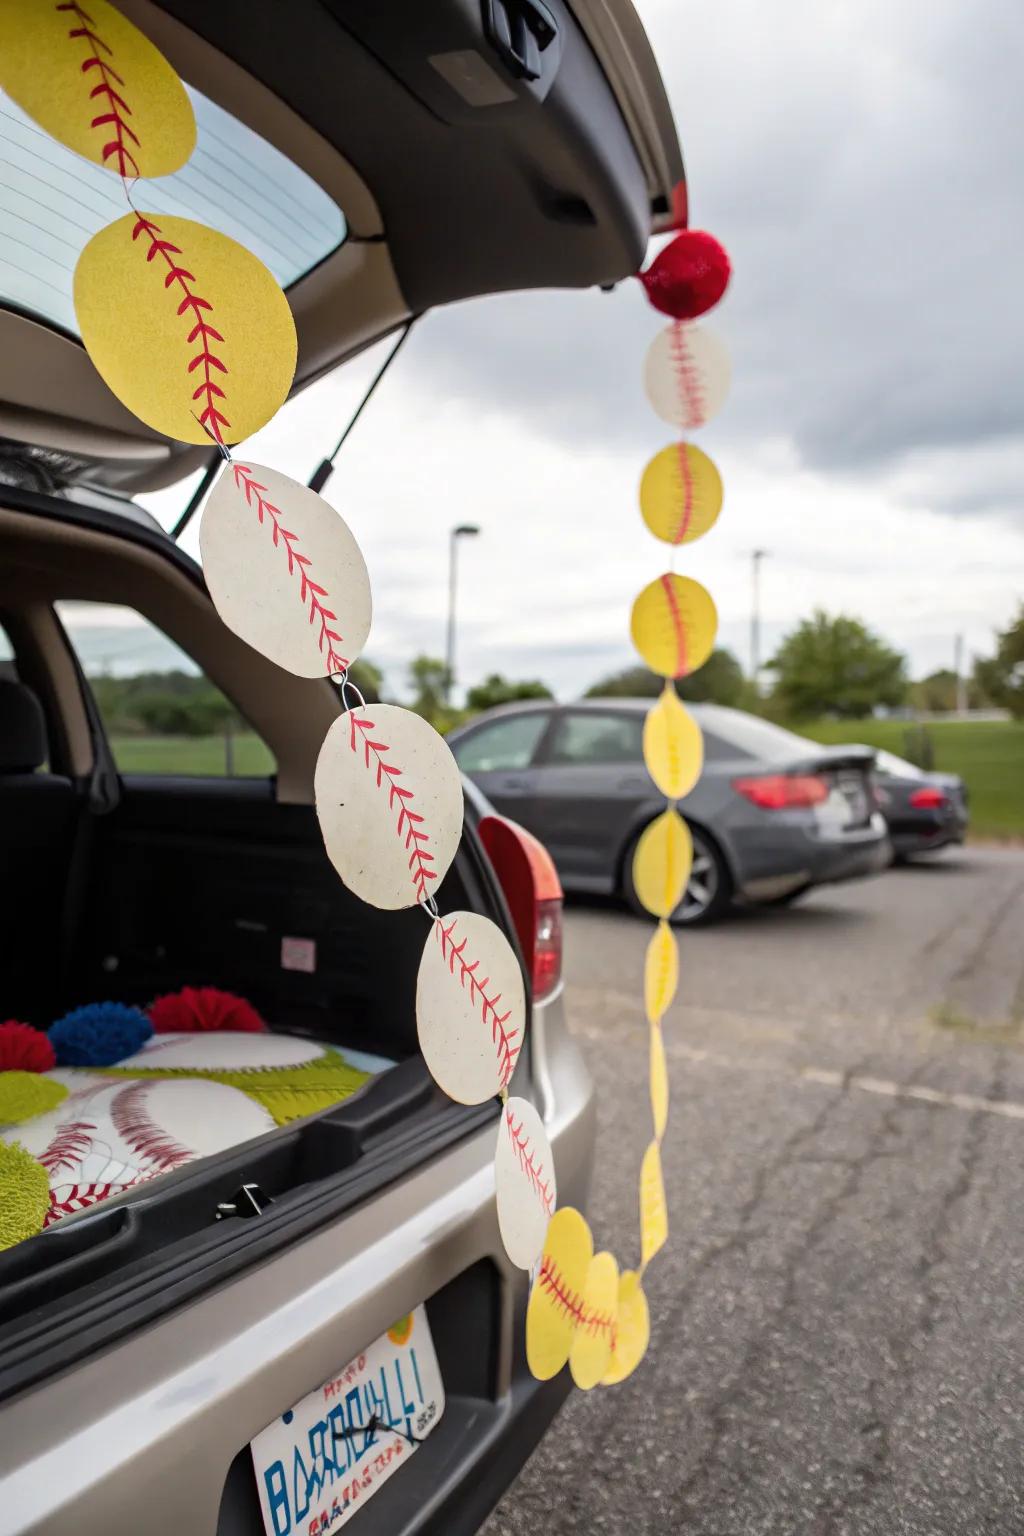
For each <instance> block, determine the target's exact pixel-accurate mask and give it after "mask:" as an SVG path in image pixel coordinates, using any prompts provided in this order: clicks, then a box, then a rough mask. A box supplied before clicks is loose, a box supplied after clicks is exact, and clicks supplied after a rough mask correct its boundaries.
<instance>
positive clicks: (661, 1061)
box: [651, 1024, 668, 1141]
mask: <svg viewBox="0 0 1024 1536" xmlns="http://www.w3.org/2000/svg"><path fill="white" fill-rule="evenodd" d="M651 1117H652V1119H653V1121H654V1134H655V1136H656V1137H657V1138H658V1140H659V1141H660V1140H661V1139H662V1137H663V1136H664V1134H665V1127H666V1125H667V1124H668V1065H667V1063H666V1061H665V1042H664V1040H663V1039H662V1035H661V1025H660V1024H652V1025H651Z"/></svg>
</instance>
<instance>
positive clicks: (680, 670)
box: [661, 575, 686, 677]
mask: <svg viewBox="0 0 1024 1536" xmlns="http://www.w3.org/2000/svg"><path fill="white" fill-rule="evenodd" d="M661 585H662V588H663V589H664V593H665V601H666V602H667V603H668V611H669V613H670V614H671V616H672V627H673V629H674V630H675V633H676V671H675V673H674V674H673V675H674V676H675V677H684V676H685V675H686V626H685V624H684V623H683V616H682V614H681V613H680V612H679V602H678V600H677V598H676V589H675V587H674V585H673V583H672V577H671V576H669V575H666V576H662V577H661Z"/></svg>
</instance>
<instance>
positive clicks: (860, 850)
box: [733, 815, 892, 901]
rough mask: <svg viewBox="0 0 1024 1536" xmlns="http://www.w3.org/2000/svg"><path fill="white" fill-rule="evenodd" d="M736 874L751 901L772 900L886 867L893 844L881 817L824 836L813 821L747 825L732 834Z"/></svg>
mask: <svg viewBox="0 0 1024 1536" xmlns="http://www.w3.org/2000/svg"><path fill="white" fill-rule="evenodd" d="M733 851H734V859H735V867H734V879H735V882H736V890H737V893H738V894H739V895H740V896H741V897H743V898H744V899H745V900H747V901H768V900H770V899H771V898H773V897H777V896H782V895H785V894H786V893H787V892H789V891H792V890H798V889H800V888H802V887H804V886H808V885H832V884H835V883H837V882H839V881H841V880H856V879H860V878H862V877H863V876H866V875H874V874H877V873H878V872H879V871H880V870H883V869H885V867H886V865H887V864H888V862H889V859H890V857H891V852H892V850H891V846H890V843H889V838H888V835H887V832H886V827H885V822H884V821H883V819H882V817H881V816H877V815H876V816H873V817H872V819H871V824H870V825H869V826H867V827H864V828H863V829H861V830H858V831H855V832H846V833H842V834H834V835H831V836H830V835H823V834H822V833H821V832H820V831H819V830H818V829H817V828H816V827H814V826H812V825H810V824H809V823H807V824H803V825H796V824H794V822H793V821H788V822H787V823H786V824H785V825H782V824H781V823H780V825H778V826H777V827H761V826H758V827H749V828H748V827H744V829H743V836H742V838H740V837H739V836H736V837H735V839H734V847H733Z"/></svg>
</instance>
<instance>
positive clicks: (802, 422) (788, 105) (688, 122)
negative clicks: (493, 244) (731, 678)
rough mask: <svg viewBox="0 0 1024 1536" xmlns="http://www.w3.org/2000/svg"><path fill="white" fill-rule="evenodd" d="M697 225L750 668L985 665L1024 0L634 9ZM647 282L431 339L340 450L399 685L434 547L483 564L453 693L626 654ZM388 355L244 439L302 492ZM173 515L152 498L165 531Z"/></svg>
mask: <svg viewBox="0 0 1024 1536" xmlns="http://www.w3.org/2000/svg"><path fill="white" fill-rule="evenodd" d="M639 9H640V12H641V15H642V17H643V19H644V21H645V23H646V25H647V28H648V31H649V33H650V36H651V40H652V43H653V45H654V48H655V51H656V54H657V56H658V59H659V62H660V64H661V67H662V71H663V73H664V75H665V78H666V81H667V83H668V88H669V94H670V97H671V100H672V103H673V107H674V110H675V114H676V120H677V123H678V126H679V130H680V136H681V139H682V143H683V149H684V154H685V157H686V161H687V168H688V175H689V182H690V191H691V213H692V219H693V222H694V224H695V225H696V226H698V227H705V228H708V229H710V230H712V231H713V232H714V233H715V234H717V235H718V236H719V238H720V239H722V241H723V242H724V243H725V244H726V245H727V247H728V248H729V250H730V252H731V255H732V258H733V262H734V268H735V276H734V280H733V285H732V287H731V289H730V292H729V294H728V295H727V298H726V300H725V301H724V302H723V304H722V305H721V306H720V308H719V309H718V310H717V311H716V312H715V313H714V315H713V316H712V317H711V318H710V321H709V324H710V325H711V326H712V327H713V328H714V329H716V330H718V331H719V332H720V334H721V335H722V336H723V337H724V338H725V339H726V340H727V341H728V344H729V346H730V349H731V351H732V354H733V362H734V387H733V393H732V396H731V399H730V401H729V403H728V405H727V406H726V408H725V410H724V411H723V413H722V415H721V416H720V417H719V418H718V419H717V420H716V421H715V422H714V423H713V424H712V425H711V426H710V427H709V428H707V429H706V430H705V431H704V432H702V433H700V434H697V435H695V441H699V443H700V445H701V446H702V447H703V448H704V449H705V451H707V452H709V453H711V455H712V456H713V457H714V458H715V460H716V461H717V463H718V465H719V468H720V469H721V471H722V475H723V478H724V481H725V487H726V503H725V510H724V513H723V516H722V518H721V520H720V522H719V525H718V527H717V528H716V529H715V530H714V531H713V532H712V534H710V535H709V536H708V537H707V538H706V539H705V540H704V541H702V542H701V543H700V544H697V545H694V546H691V547H690V549H689V550H688V551H687V553H686V559H685V561H684V562H683V563H682V564H681V567H680V568H681V569H685V570H686V571H688V572H691V573H692V574H694V575H696V576H697V577H698V578H699V579H700V580H702V581H704V582H705V584H706V585H707V586H708V587H709V589H710V590H711V591H712V593H713V595H714V597H715V600H716V602H717V604H718V607H719V612H720V616H721V629H720V639H721V641H722V643H724V644H726V645H728V646H729V647H731V648H732V649H733V650H735V652H736V653H737V655H738V656H739V657H740V658H741V660H743V662H744V664H746V663H747V661H748V658H749V639H748V633H749V615H750V558H749V555H750V551H751V549H752V548H753V547H754V546H755V545H758V546H762V547H764V548H766V549H767V550H768V551H770V555H769V557H768V558H767V559H766V561H765V565H764V573H763V584H762V586H763V599H762V612H763V633H764V639H763V652H764V654H766V655H767V654H770V652H771V649H772V647H773V646H774V644H775V643H776V642H777V641H778V640H779V639H780V638H781V636H782V635H784V634H785V633H786V631H787V630H788V629H789V628H790V627H791V626H792V625H793V624H794V623H796V622H797V621H798V620H799V619H800V618H801V617H803V616H804V615H806V614H807V613H809V612H810V611H811V609H812V608H813V607H815V606H822V607H825V608H826V609H829V610H831V611H839V610H842V611H845V612H848V613H853V614H856V615H859V616H861V617H863V618H864V619H865V620H866V621H867V622H868V623H870V624H871V625H872V626H873V627H874V628H876V629H877V630H879V631H880V632H881V633H882V634H883V635H885V636H886V638H887V639H889V640H890V641H891V642H892V643H894V644H896V645H897V646H899V647H900V648H901V649H903V650H905V651H906V652H907V653H908V654H909V656H910V660H911V665H912V669H913V671H914V673H915V674H918V675H920V674H922V673H924V672H926V671H929V670H931V669H933V668H935V667H938V666H943V665H949V664H951V661H952V657H953V648H954V639H955V636H956V635H957V634H961V635H963V637H964V642H965V645H966V647H967V649H968V651H969V652H971V651H974V652H985V651H987V650H989V649H990V648H991V636H992V630H993V627H994V626H996V625H999V624H1003V623H1005V622H1006V621H1007V620H1008V619H1009V617H1010V616H1011V614H1012V612H1013V610H1014V608H1015V605H1016V602H1017V601H1018V600H1019V599H1020V598H1021V597H1022V596H1024V513H1022V506H1024V427H1022V420H1021V405H1020V401H1021V372H1022V365H1021V356H1022V352H1024V347H1022V342H1024V297H1022V291H1021V284H1020V267H1021V262H1020V250H1021V246H1022V236H1024V207H1022V202H1021V198H1020V195H1019V177H1020V170H1019V151H1020V145H1021V141H1022V123H1024V109H1022V107H1021V104H1020V79H1021V74H1020V71H1021V63H1022V59H1024V6H1022V5H1021V4H1020V3H1019V0H972V3H971V4H970V5H965V4H964V3H963V0H899V3H898V4H893V3H892V0H888V3H883V0H828V4H827V5H822V4H821V3H820V0H715V3H714V4H710V3H703V4H697V3H690V0H687V3H685V4H683V3H680V0H640V5H639ZM659 323H660V322H659V319H658V317H657V316H656V315H655V314H654V313H653V312H652V311H651V310H649V309H648V307H647V305H646V303H645V301H644V300H643V298H642V295H641V293H640V290H639V286H638V285H637V284H635V283H626V284H624V285H622V286H621V287H620V288H619V289H618V290H617V291H616V292H615V293H613V294H611V295H606V294H600V293H583V294H570V295H566V294H530V295H519V296H512V297H508V296H503V297H501V298H496V299H489V300H481V301H477V302H475V303H473V304H469V305H465V306H463V307H461V308H459V309H457V310H449V311H445V312H441V313H436V314H433V315H431V316H429V317H427V319H426V320H424V321H423V323H422V324H421V326H420V327H419V328H418V330H417V331H414V333H413V335H412V337H411V338H410V341H409V343H408V345H407V347H406V348H405V350H404V352H403V354H402V356H401V358H400V359H399V361H398V362H397V363H396V365H395V368H394V370H393V372H392V373H391V374H390V375H389V378H388V381H387V382H386V384H385V386H384V387H383V388H382V390H381V392H380V393H379V394H378V395H377V396H376V397H375V399H374V401H373V403H372V405H371V406H370V407H369V409H368V411H367V414H366V416H365V417H364V418H363V420H362V421H361V422H360V424H359V426H358V427H357V429H356V431H355V433H354V434H353V436H352V438H351V439H350V441H349V443H348V445H347V446H346V448H345V450H344V452H343V454H342V457H341V461H340V465H339V469H338V472H337V473H336V475H335V477H334V479H333V481H332V482H331V485H330V487H329V491H328V495H329V497H330V499H331V500H332V501H333V502H334V504H335V505H336V506H337V507H338V508H339V510H340V511H341V512H342V513H343V515H344V516H345V518H346V519H347V520H348V522H349V523H350V525H351V527H352V528H353V530H354V532H355V533H356V536H357V537H358V538H359V540H360V542H361V544H362V546H363V549H364V551H365V553H366V557H367V561H368V564H369V567H370V573H371V578H372V580H373V585H374V596H375V615H376V616H375V621H374V628H373V633H372V636H371V640H370V644H369V646H368V648H367V653H368V654H369V655H370V656H371V657H372V658H373V659H374V660H375V661H376V662H378V663H379V664H380V665H382V666H383V667H384V668H385V670H386V672H387V674H388V681H389V684H390V685H391V687H392V688H393V689H394V690H396V691H397V690H400V689H401V686H402V682H403V674H404V667H405V664H406V662H407V660H408V658H409V657H410V656H411V655H413V654H415V653H417V652H419V651H428V652H432V653H434V654H441V653H442V651H443V646H444V624H445V603H446V569H447V567H446V562H447V534H448V529H449V528H450V527H451V525H452V524H453V523H455V522H460V521H472V522H477V523H479V524H480V526H481V530H482V533H481V536H480V538H478V539H476V540H474V541H472V542H468V541H467V542H466V543H464V545H463V547H462V560H461V591H460V640H459V676H460V681H461V682H462V683H464V684H469V683H472V682H473V681H475V680H476V679H477V678H479V677H481V676H483V675H485V674H486V673H487V672H490V671H494V670H498V671H502V672H504V673H506V674H509V675H512V676H540V677H543V678H544V679H545V680H546V681H547V682H548V683H549V684H550V685H551V686H552V687H553V688H554V689H555V690H556V692H557V693H559V694H560V695H561V696H564V697H571V696H573V695H574V694H576V693H578V692H580V691H581V690H582V689H583V688H585V687H586V685H587V684H588V683H590V682H591V681H593V680H594V679H595V678H596V677H598V676H599V675H601V674H602V673H603V672H606V671H608V670H610V669H613V668H616V667H618V666H620V665H625V664H627V663H628V662H629V661H630V659H631V658H630V651H629V644H628V638H627V623H628V614H629V608H630V604H631V601H632V599H633V597H634V595H635V593H636V592H637V591H638V590H639V588H640V587H641V586H643V585H644V584H645V583H646V582H647V581H649V580H650V579H651V578H652V577H654V576H655V575H657V574H658V572H659V571H660V570H661V569H662V568H663V565H664V560H663V555H662V546H659V545H658V544H656V543H655V541H654V540H653V539H651V538H650V536H649V535H648V534H647V533H646V531H645V529H644V527H643V525H642V523H641V521H640V517H639V513H638V510H637V502H636V486H637V481H638V479H639V475H640V472H641V470H642V468H643V466H644V464H645V463H646V461H647V459H648V458H649V457H650V456H651V455H652V454H653V453H655V452H656V451H657V450H658V449H659V448H660V447H662V446H663V445H664V444H665V442H667V441H668V440H669V438H670V436H671V430H670V429H667V428H666V427H665V426H664V424H663V423H661V422H660V421H659V420H658V419H657V418H656V417H655V416H654V415H653V413H652V412H651V411H650V408H649V407H648V406H647V404H646V401H645V399H644V395H643V391H642V388H641V382H640V377H641V367H642V362H643V356H644V352H645V350H646V347H647V344H648V342H649V340H650V338H651V337H652V335H653V334H654V333H655V332H656V330H657V329H658V326H659ZM376 361H377V358H376V357H373V356H368V357H366V358H364V359H361V360H359V361H358V362H357V363H356V364H353V365H352V366H351V367H350V368H349V369H348V370H345V371H344V372H343V373H342V374H341V375H339V376H338V377H336V378H334V379H331V380H328V381H325V382H324V383H322V384H320V385H318V386H316V387H315V389H313V390H310V391H307V392H306V394H305V395H304V396H302V397H300V398H299V399H298V400H296V401H294V402H292V403H291V404H290V406H289V407H287V408H286V410H285V411H284V412H282V413H281V415H280V416H279V417H278V419H277V420H276V421H275V422H274V423H272V424H271V425H270V427H268V428H267V429H266V430H265V431H264V432H263V433H261V434H260V437H259V439H258V440H257V441H256V443H255V444H254V445H253V447H252V450H251V451H252V453H253V456H254V457H261V458H262V459H263V460H264V461H265V462H268V463H272V464H275V465H277V466H278V467H279V468H281V469H284V470H286V471H288V472H291V473H294V474H296V475H301V476H303V477H305V476H307V475H308V474H309V472H310V471H311V470H312V468H313V467H314V466H315V464H316V463H317V462H318V461H319V459H320V457H321V456H322V453H323V451H324V449H325V447H326V446H327V445H329V444H330V443H331V442H332V440H333V438H334V437H335V436H336V435H337V430H338V427H339V424H340V423H341V422H343V420H344V418H345V416H346V414H347V412H348V411H349V410H350V409H351V408H352V406H353V405H354V404H355V402H356V401H357V399H358V397H359V394H360V393H361V390H362V388H364V387H365V383H366V380H367V378H368V377H369V375H370V374H371V372H372V371H373V368H374V366H375V364H376ZM180 504H181V496H180V493H179V492H178V491H175V492H172V493H171V494H170V495H169V496H167V495H165V496H163V497H161V498H157V499H155V500H154V501H153V505H154V507H155V508H156V509H157V510H158V511H159V514H160V515H161V516H162V517H164V518H165V519H166V518H168V517H170V516H171V515H173V512H174V511H175V510H176V509H177V507H178V506H180Z"/></svg>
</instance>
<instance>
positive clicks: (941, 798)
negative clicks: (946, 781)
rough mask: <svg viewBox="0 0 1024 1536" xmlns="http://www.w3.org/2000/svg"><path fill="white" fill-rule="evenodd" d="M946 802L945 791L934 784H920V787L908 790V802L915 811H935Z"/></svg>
mask: <svg viewBox="0 0 1024 1536" xmlns="http://www.w3.org/2000/svg"><path fill="white" fill-rule="evenodd" d="M945 803H946V792H945V790H944V789H939V788H938V787H937V786H936V785H935V784H922V786H921V788H920V789H912V790H911V791H910V804H911V805H912V806H913V807H914V809H915V811H937V810H938V809H939V807H940V806H941V805H945Z"/></svg>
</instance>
